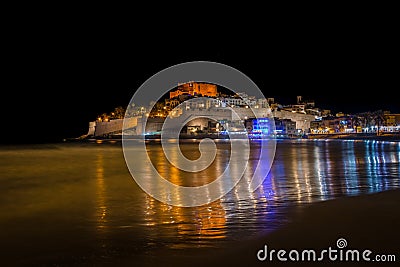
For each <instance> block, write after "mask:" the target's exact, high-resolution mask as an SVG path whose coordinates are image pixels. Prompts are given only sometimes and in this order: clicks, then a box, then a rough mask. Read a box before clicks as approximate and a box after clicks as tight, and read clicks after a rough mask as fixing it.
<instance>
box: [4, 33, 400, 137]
mask: <svg viewBox="0 0 400 267" xmlns="http://www.w3.org/2000/svg"><path fill="white" fill-rule="evenodd" d="M131 38H132V37H131ZM155 39H156V40H157V42H156V40H154V41H153V40H152V41H147V42H146V39H140V38H137V39H128V38H122V37H119V36H103V35H101V34H95V35H93V36H92V35H85V34H81V35H78V36H76V35H72V34H70V35H67V36H64V35H61V34H60V35H55V36H54V38H48V37H43V38H40V36H39V38H36V39H35V40H36V41H35V42H33V43H30V44H29V45H27V44H25V43H23V42H17V43H15V47H14V51H16V52H15V53H11V56H12V60H10V64H9V65H8V72H7V74H9V75H8V76H9V78H11V79H12V83H10V85H7V86H6V87H7V88H5V90H4V91H3V93H2V102H3V105H2V108H3V109H4V111H3V122H4V123H5V125H6V126H2V129H7V130H2V138H1V142H2V143H32V142H38V143H41V142H59V141H61V140H62V139H63V138H70V137H78V136H80V135H82V134H85V133H86V132H87V128H88V122H89V121H92V120H95V119H96V117H97V115H99V114H101V113H103V112H111V111H112V110H113V109H114V108H115V107H117V106H126V105H127V104H128V103H129V101H130V99H131V97H132V96H133V93H134V92H135V90H136V89H137V88H138V87H139V86H140V85H141V84H142V83H144V82H145V81H146V80H147V79H148V78H150V77H151V76H152V75H154V74H155V73H157V72H159V71H161V70H163V69H164V68H167V67H170V66H172V65H174V64H179V63H184V62H188V61H197V60H204V61H215V62H219V63H223V64H227V65H229V66H231V67H234V68H236V69H238V70H240V71H241V72H243V73H244V74H246V75H247V76H248V77H249V78H250V79H252V80H253V81H254V82H255V83H256V84H257V86H258V87H259V88H260V89H261V90H262V91H263V92H264V95H265V96H266V97H275V99H276V100H277V101H278V102H282V103H283V104H290V103H295V101H296V96H297V95H302V96H304V98H307V99H313V100H315V102H316V106H317V107H320V108H326V109H331V110H332V111H334V112H338V111H343V112H348V113H352V112H363V111H373V110H377V109H383V110H391V111H392V112H393V113H400V110H399V106H400V105H399V104H398V102H399V101H398V99H397V98H396V97H395V95H394V93H395V90H398V88H399V83H398V78H397V77H398V73H396V72H395V71H396V69H395V68H393V63H395V65H397V64H398V62H399V61H398V52H397V47H398V41H395V37H394V36H393V35H389V34H386V33H381V32H380V31H376V32H373V33H371V32H370V31H368V32H367V31H365V32H363V33H360V32H358V33H357V34H353V33H348V34H345V35H342V34H339V33H336V34H335V35H332V34H325V35H319V36H313V34H310V35H308V37H307V36H303V35H296V36H293V37H290V38H284V39H280V38H276V39H273V40H269V41H267V42H264V41H262V40H259V39H257V38H254V39H248V41H247V42H243V43H242V42H241V43H236V42H235V40H229V41H228V40H218V39H217V40H215V42H204V43H202V42H200V41H199V44H198V45H194V44H193V43H194V42H183V41H182V42H180V41H179V38H178V37H177V39H176V40H173V42H171V40H170V41H169V42H168V43H166V44H164V43H163V39H161V38H155ZM203 39H204V38H199V40H203ZM372 40H375V41H373V42H372ZM376 40H379V41H376Z"/></svg>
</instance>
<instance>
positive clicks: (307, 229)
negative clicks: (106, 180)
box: [104, 189, 400, 267]
mask: <svg viewBox="0 0 400 267" xmlns="http://www.w3.org/2000/svg"><path fill="white" fill-rule="evenodd" d="M398 203H400V189H394V190H388V191H383V192H378V193H371V194H366V195H359V196H348V197H342V198H337V199H332V200H326V201H320V202H316V203H311V204H306V205H304V206H301V207H293V210H292V215H291V221H290V222H289V223H287V224H286V225H284V226H282V228H280V229H278V230H276V231H274V232H272V233H269V234H266V235H263V236H261V237H258V238H255V239H253V240H245V241H241V242H240V243H239V242H232V244H231V246H229V247H228V248H226V249H195V248H194V249H191V250H182V251H174V250H172V249H164V250H161V251H156V252H153V253H152V254H148V255H143V256H141V257H139V258H124V259H119V261H118V262H112V263H111V262H110V265H107V263H106V262H104V264H105V265H104V266H112V265H114V264H118V265H119V266H131V265H132V264H135V265H136V264H139V265H140V266H158V265H161V264H162V265H163V266H192V267H195V266H286V265H287V264H289V265H290V264H293V266H298V265H301V266H320V265H321V263H323V265H327V266H336V265H339V266H354V265H368V266H371V264H373V263H372V262H366V261H362V260H361V261H359V262H352V261H348V262H340V261H329V259H327V258H325V259H326V260H324V261H322V262H320V261H315V262H310V261H305V262H293V261H292V262H291V261H288V262H280V261H278V259H277V258H276V255H275V257H274V260H273V261H268V260H266V261H264V262H262V261H259V260H258V259H257V256H256V255H257V252H258V251H259V250H260V249H262V248H264V245H267V246H268V249H269V250H272V249H275V250H276V251H278V250H280V249H284V250H286V251H290V250H292V249H297V250H298V251H302V250H306V249H314V250H315V251H317V252H320V251H322V250H323V249H328V248H329V247H332V249H337V245H336V242H337V240H338V239H339V238H344V239H346V241H347V249H353V250H354V249H357V250H359V251H361V252H362V251H364V250H366V249H368V250H371V251H372V254H371V255H377V254H381V255H383V254H385V255H388V254H390V255H395V256H396V261H397V264H398V261H400V253H399V247H400V230H399V229H398V225H400V209H399V208H398ZM345 249H346V248H344V249H343V250H345ZM387 265H395V263H394V262H386V263H383V262H381V263H379V266H387ZM377 266H378V265H377Z"/></svg>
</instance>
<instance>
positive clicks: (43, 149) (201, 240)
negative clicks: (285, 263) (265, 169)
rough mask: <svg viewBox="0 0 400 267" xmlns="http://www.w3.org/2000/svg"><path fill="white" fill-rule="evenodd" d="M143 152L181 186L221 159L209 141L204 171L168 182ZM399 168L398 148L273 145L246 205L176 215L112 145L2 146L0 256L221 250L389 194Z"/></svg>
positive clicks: (156, 155) (198, 179) (98, 256)
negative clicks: (304, 213)
mask: <svg viewBox="0 0 400 267" xmlns="http://www.w3.org/2000/svg"><path fill="white" fill-rule="evenodd" d="M252 145H253V147H255V148H257V146H258V145H259V144H257V142H255V143H253V144H252ZM147 148H148V153H149V156H150V158H151V159H152V161H153V163H154V165H155V167H156V168H157V170H159V172H160V173H163V174H164V175H166V176H168V175H169V177H177V178H176V180H175V181H173V182H176V183H177V184H183V185H187V184H188V183H189V184H190V183H192V184H194V185H200V184H205V183H207V182H210V181H211V180H212V179H213V178H212V175H211V174H213V173H218V172H219V171H220V170H221V169H224V168H225V166H226V164H227V161H228V160H227V159H228V156H227V155H229V153H230V150H229V144H228V143H226V142H224V141H218V142H217V148H218V152H217V155H216V159H215V162H214V164H213V165H211V166H210V170H209V171H208V172H207V171H206V172H202V173H201V174H198V175H196V176H195V177H194V176H193V175H190V174H188V173H186V174H185V173H179V174H175V175H173V174H172V176H171V172H173V171H172V169H171V168H170V167H169V166H168V162H167V161H166V160H165V159H163V158H162V150H161V147H160V146H159V144H157V143H149V144H148V146H147ZM181 149H182V151H183V154H185V155H186V156H188V157H189V158H190V157H193V158H196V156H198V153H199V151H198V143H197V142H195V141H193V142H186V143H183V144H181ZM251 158H252V159H256V158H257V149H254V151H253V152H252V154H251ZM399 168H400V144H399V143H398V142H383V141H381V142H378V141H343V140H339V141H336V140H328V141H323V140H282V141H278V142H277V148H276V155H275V159H274V163H273V165H272V169H271V171H270V173H269V175H268V177H267V179H266V180H265V181H264V183H263V185H262V186H261V187H260V188H259V189H258V190H257V191H255V192H253V193H250V192H249V196H248V198H247V199H239V198H238V197H237V194H235V190H232V191H231V192H230V193H228V194H227V195H226V196H224V197H223V198H222V199H220V200H218V201H215V202H212V203H210V204H208V205H204V206H201V207H193V208H180V207H174V206H169V205H166V204H163V203H161V202H159V201H157V200H154V199H153V198H151V197H149V196H148V195H147V194H145V193H144V192H143V191H142V190H141V189H140V188H139V187H138V185H137V184H136V183H135V181H134V180H133V179H132V177H131V176H130V174H129V171H128V169H127V167H126V164H125V160H124V157H123V152H122V148H121V143H119V142H98V143H96V142H94V143H62V144H48V145H30V146H3V147H1V150H0V173H1V175H0V183H1V186H0V208H1V213H0V229H1V231H0V251H1V252H0V254H1V255H2V261H3V262H5V263H7V264H6V265H7V266H8V265H11V266H13V265H27V266H38V265H39V266H70V265H84V264H88V265H90V264H91V263H95V262H99V261H101V260H106V261H108V262H112V261H113V259H117V258H123V257H135V256H137V257H140V256H141V255H152V253H154V251H157V250H160V249H162V250H174V251H176V250H184V249H187V250H189V249H190V250H193V249H198V248H202V249H204V248H210V249H213V248H224V246H227V245H228V244H235V242H239V241H241V240H244V239H252V238H255V237H258V236H260V235H263V234H266V233H268V232H271V231H274V230H276V229H278V228H279V227H282V226H283V225H285V223H287V222H288V220H290V211H292V210H293V209H295V208H296V207H298V206H304V205H307V203H313V202H316V201H323V200H328V199H333V198H339V197H342V196H349V195H360V194H368V193H374V192H379V191H384V190H389V189H394V188H399V187H400V178H399V176H400V175H399ZM245 175H246V174H245ZM238 244H239V243H238Z"/></svg>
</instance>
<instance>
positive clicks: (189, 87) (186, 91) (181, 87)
mask: <svg viewBox="0 0 400 267" xmlns="http://www.w3.org/2000/svg"><path fill="white" fill-rule="evenodd" d="M217 94H218V92H217V86H216V85H215V84H209V83H198V82H188V83H180V84H178V89H177V90H175V91H173V92H170V93H169V98H174V97H178V96H180V95H191V96H195V95H198V96H200V95H201V96H210V97H216V96H217Z"/></svg>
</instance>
